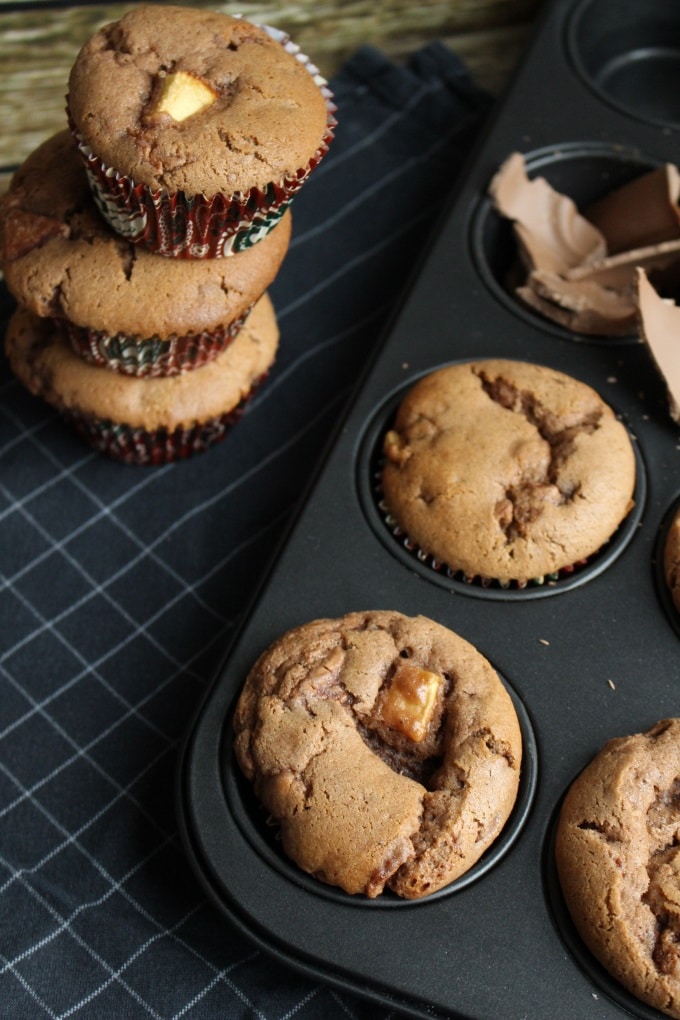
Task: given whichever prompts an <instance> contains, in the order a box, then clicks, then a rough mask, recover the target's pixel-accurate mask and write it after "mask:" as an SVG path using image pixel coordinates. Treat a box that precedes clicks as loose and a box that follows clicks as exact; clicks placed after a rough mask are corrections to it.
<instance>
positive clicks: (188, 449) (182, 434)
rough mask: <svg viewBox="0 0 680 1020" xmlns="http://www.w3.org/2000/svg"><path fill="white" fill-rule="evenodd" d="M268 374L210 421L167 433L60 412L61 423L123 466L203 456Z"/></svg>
mask: <svg viewBox="0 0 680 1020" xmlns="http://www.w3.org/2000/svg"><path fill="white" fill-rule="evenodd" d="M268 374H269V373H267V372H265V373H264V374H263V375H261V376H260V378H259V379H256V380H255V381H254V382H253V385H252V388H251V389H250V391H249V393H247V394H246V396H245V397H243V399H242V400H241V402H240V403H239V404H238V405H237V406H236V407H235V408H233V409H232V410H231V411H228V412H227V413H226V414H222V415H219V416H218V417H217V418H213V419H212V420H210V421H205V422H199V423H196V424H194V425H191V426H189V427H186V428H184V427H178V428H176V429H173V430H169V429H164V428H161V429H144V428H132V427H131V426H129V425H124V424H123V425H121V424H117V423H116V422H111V421H100V420H98V419H96V418H94V417H93V416H92V415H85V414H79V413H78V412H76V411H62V412H61V413H62V416H63V418H64V420H65V421H67V422H69V424H71V425H72V426H73V427H74V428H75V430H76V432H78V434H79V435H80V436H81V437H82V438H83V439H84V440H85V441H86V442H87V443H88V444H89V445H90V446H91V447H93V449H95V450H97V451H98V452H99V453H104V454H106V455H107V456H108V457H111V458H112V459H113V460H117V461H120V462H121V463H123V464H133V465H141V466H143V465H160V464H170V463H172V462H174V461H177V460H184V459H186V458H187V457H191V456H193V455H194V454H196V453H203V452H204V451H205V450H207V449H208V448H209V447H211V446H214V445H215V443H219V442H220V441H221V440H222V439H224V437H225V436H226V435H227V433H228V432H229V431H230V429H231V428H232V427H233V426H234V425H235V424H236V423H237V422H238V421H239V420H240V419H241V418H242V416H243V414H244V412H245V410H246V407H247V405H248V403H249V402H250V400H251V399H252V397H253V396H254V395H255V393H256V392H257V390H258V389H259V388H260V386H261V385H262V383H263V382H264V381H265V379H266V378H267V375H268Z"/></svg>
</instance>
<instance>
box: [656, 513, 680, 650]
mask: <svg viewBox="0 0 680 1020" xmlns="http://www.w3.org/2000/svg"><path fill="white" fill-rule="evenodd" d="M678 513H680V496H678V497H677V498H676V499H674V500H673V502H672V503H671V505H670V507H669V508H668V510H667V512H666V513H665V514H664V516H663V519H662V520H661V523H660V525H659V534H658V538H657V541H656V547H655V553H654V579H655V581H656V589H657V593H658V596H659V601H660V603H661V605H662V606H663V609H664V612H665V613H666V616H667V617H668V622H669V624H670V625H671V627H672V628H673V630H674V631H675V633H676V634H677V635H678V637H680V613H679V612H678V610H677V608H676V606H675V604H674V602H673V599H672V597H671V593H670V591H669V590H668V584H667V583H666V575H665V571H664V550H665V546H666V538H667V535H668V530H669V528H670V526H671V522H672V521H673V518H674V517H675V516H676V515H677V514H678Z"/></svg>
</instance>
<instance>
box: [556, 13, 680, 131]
mask: <svg viewBox="0 0 680 1020" xmlns="http://www.w3.org/2000/svg"><path fill="white" fill-rule="evenodd" d="M567 46H568V52H569V56H570V58H571V60H572V62H573V66H574V68H575V69H576V71H577V73H578V74H579V75H580V76H581V78H582V79H583V81H584V82H585V83H586V84H587V85H588V87H589V88H591V89H592V90H593V91H594V92H595V93H596V95H597V96H598V97H599V98H601V99H602V100H603V101H604V102H605V103H609V104H611V105H612V106H613V107H615V108H616V109H617V110H620V111H621V112H623V113H626V114H628V115H629V116H631V117H635V118H639V119H640V120H642V121H644V122H646V123H652V124H658V125H659V126H660V127H674V128H677V127H679V126H680V95H679V94H678V89H677V82H678V75H680V19H679V18H678V8H677V4H676V3H675V2H674V0H625V2H623V3H618V4H612V3H610V2H608V0H583V2H581V3H578V4H576V5H575V8H574V10H573V13H572V16H571V18H570V21H569V26H568V31H567Z"/></svg>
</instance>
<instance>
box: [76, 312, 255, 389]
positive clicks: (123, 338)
mask: <svg viewBox="0 0 680 1020" xmlns="http://www.w3.org/2000/svg"><path fill="white" fill-rule="evenodd" d="M251 308H252V306H251ZM251 308H248V309H247V310H246V312H245V314H244V315H241V316H239V317H238V318H237V319H235V320H234V321H233V322H231V323H229V325H228V326H226V327H224V328H223V329H215V330H203V331H202V332H200V333H190V334H187V335H185V336H176V335H174V336H170V337H168V338H167V339H162V338H161V337H159V336H152V337H145V338H137V337H130V336H127V335H126V334H124V333H117V334H114V335H110V334H108V333H105V332H103V331H102V330H96V329H86V328H81V327H79V326H77V325H76V324H75V323H72V322H69V321H68V319H64V320H61V321H60V322H59V323H57V325H58V326H60V327H61V328H62V329H63V330H64V332H65V334H66V336H67V337H68V339H69V342H70V344H71V346H72V348H73V350H74V351H75V352H76V354H78V355H80V357H82V358H84V359H85V360H86V361H88V362H89V363H90V364H92V365H100V366H101V367H103V368H108V369H111V370H112V371H114V372H120V373H121V374H122V375H131V376H136V377H143V376H148V377H150V378H158V377H161V376H171V375H180V374H181V373H182V372H190V371H191V370H192V369H195V368H201V367H202V366H203V365H206V364H208V362H210V361H212V360H213V358H216V357H217V355H218V354H220V353H221V352H222V351H223V350H224V349H225V347H227V346H228V344H230V343H231V342H232V340H234V338H235V337H236V336H238V333H239V332H240V330H241V328H242V326H243V323H244V322H245V321H246V319H247V318H248V315H249V313H250V311H251Z"/></svg>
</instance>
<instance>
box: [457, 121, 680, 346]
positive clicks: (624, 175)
mask: <svg viewBox="0 0 680 1020" xmlns="http://www.w3.org/2000/svg"><path fill="white" fill-rule="evenodd" d="M524 160H525V164H526V170H527V175H528V176H529V178H535V177H539V176H540V177H544V178H545V179H546V181H547V182H548V184H550V185H551V186H552V187H553V188H554V189H555V190H556V191H558V192H560V193H561V194H563V195H566V196H568V197H569V198H571V199H572V200H573V201H574V202H575V204H576V206H577V208H578V209H579V211H581V212H583V211H584V210H586V209H587V208H588V206H589V205H591V204H592V203H593V202H596V201H597V200H598V199H600V198H603V197H604V196H605V195H606V194H607V193H608V192H610V191H613V190H614V189H615V188H618V187H620V186H621V185H623V184H627V183H628V182H629V181H632V180H634V179H635V178H636V177H640V176H641V175H642V174H644V173H648V172H649V171H650V170H654V169H656V168H657V167H658V166H660V165H662V163H663V162H664V160H659V159H655V158H653V157H651V156H645V155H643V154H641V153H640V152H639V151H638V150H635V149H632V148H625V147H622V146H620V145H609V144H602V143H600V142H588V141H583V142H580V141H576V142H568V143H565V144H560V145H555V146H549V147H547V148H542V149H535V150H530V151H529V152H526V153H524ZM471 247H472V253H473V257H474V259H475V262H476V265H477V268H478V270H479V273H480V275H481V276H482V278H483V279H484V282H485V283H486V285H487V286H488V287H489V289H490V290H491V292H492V293H493V295H494V296H495V297H496V298H497V299H498V300H499V301H501V302H502V303H503V304H504V305H505V306H506V307H508V308H509V309H511V310H512V311H513V312H514V313H515V314H516V315H518V316H519V317H520V318H522V319H524V320H525V321H527V322H530V323H532V324H535V325H537V326H539V327H540V329H541V330H543V331H545V332H547V333H551V334H553V335H555V336H557V337H560V338H563V339H570V340H574V341H581V342H583V341H586V342H588V343H603V344H610V345H613V344H616V343H623V344H625V343H639V342H640V337H639V334H638V332H637V330H634V331H632V332H631V333H629V334H628V335H604V334H597V333H579V332H576V331H574V330H572V329H569V328H568V327H566V326H562V325H560V324H559V323H557V322H554V321H552V320H550V319H548V318H545V317H544V316H542V315H540V314H539V313H538V312H537V311H534V310H533V309H532V308H530V307H529V306H528V305H526V304H525V303H524V302H523V301H522V300H521V299H520V298H519V297H518V296H516V295H515V294H514V292H513V289H514V286H516V285H517V283H518V282H520V281H521V280H522V279H523V276H524V271H523V270H522V269H521V267H520V266H519V255H518V249H517V243H516V241H515V238H514V236H513V228H512V224H511V223H510V221H509V220H507V219H505V218H504V217H502V216H501V215H500V214H499V213H498V212H497V211H496V209H495V208H494V205H493V202H492V200H491V198H490V197H489V196H488V195H484V197H483V198H482V199H481V200H480V202H479V204H478V206H477V209H476V211H475V215H474V217H473V221H472V229H471Z"/></svg>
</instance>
